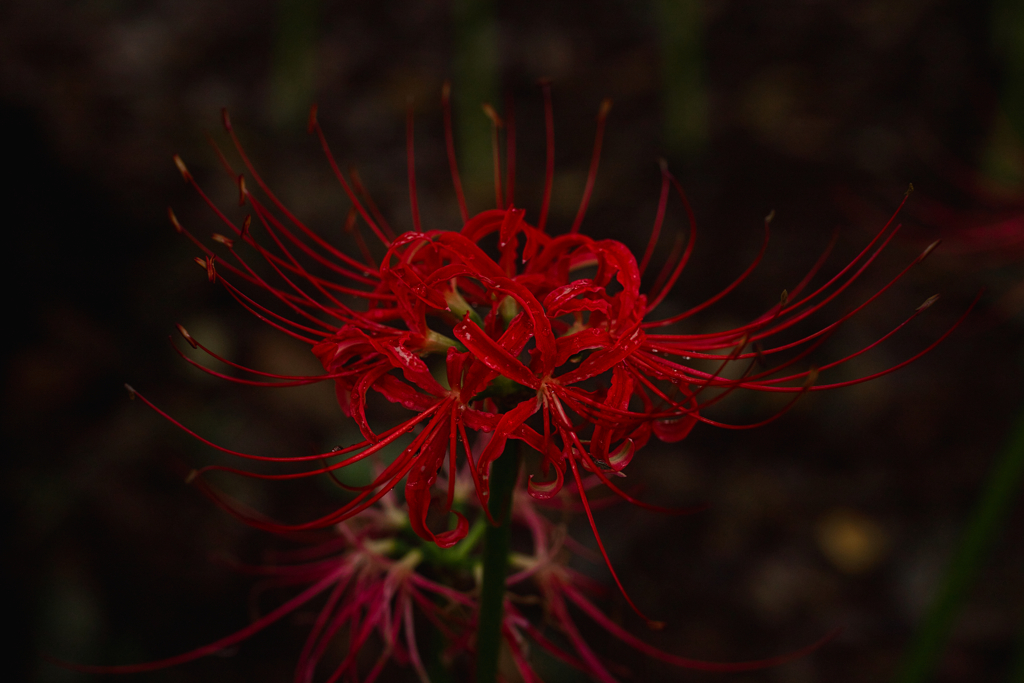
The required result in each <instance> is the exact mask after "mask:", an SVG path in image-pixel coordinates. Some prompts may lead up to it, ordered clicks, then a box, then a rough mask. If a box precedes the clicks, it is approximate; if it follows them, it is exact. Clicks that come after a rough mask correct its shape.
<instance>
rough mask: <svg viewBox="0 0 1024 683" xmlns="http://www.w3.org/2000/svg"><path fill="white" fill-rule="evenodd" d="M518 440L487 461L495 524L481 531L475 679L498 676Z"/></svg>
mask: <svg viewBox="0 0 1024 683" xmlns="http://www.w3.org/2000/svg"><path fill="white" fill-rule="evenodd" d="M519 449H520V444H519V442H518V441H511V440H510V441H509V442H508V444H507V445H506V446H505V452H504V453H502V454H501V457H499V458H498V459H497V460H495V461H494V464H493V465H491V475H490V479H491V500H490V508H491V516H492V517H494V519H495V521H497V522H498V523H499V524H498V526H491V525H488V526H487V531H486V532H485V535H484V580H483V587H482V589H481V591H480V621H479V623H478V624H477V636H476V683H493V682H494V681H495V680H497V676H498V653H499V652H500V651H501V621H502V613H503V612H504V607H505V579H506V578H507V577H508V549H509V537H510V536H511V534H510V524H509V522H510V521H511V517H512V514H511V512H512V494H513V491H514V489H515V486H516V479H517V478H518V476H519V460H520V456H519Z"/></svg>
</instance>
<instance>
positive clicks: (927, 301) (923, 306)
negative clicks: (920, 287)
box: [917, 294, 939, 312]
mask: <svg viewBox="0 0 1024 683" xmlns="http://www.w3.org/2000/svg"><path fill="white" fill-rule="evenodd" d="M938 300H939V295H938V294H933V295H932V296H930V297H928V298H927V299H925V301H924V303H923V304H921V305H920V306H918V307H917V310H918V312H920V311H923V310H925V309H928V308H931V306H932V304H934V303H935V302H936V301H938Z"/></svg>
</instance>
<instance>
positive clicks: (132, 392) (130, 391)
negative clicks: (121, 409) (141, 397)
mask: <svg viewBox="0 0 1024 683" xmlns="http://www.w3.org/2000/svg"><path fill="white" fill-rule="evenodd" d="M124 388H125V389H126V390H127V391H128V399H129V400H131V401H134V400H135V394H136V391H135V387H133V386H132V385H131V384H128V383H127V382H125V385H124Z"/></svg>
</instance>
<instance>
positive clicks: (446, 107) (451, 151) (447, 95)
mask: <svg viewBox="0 0 1024 683" xmlns="http://www.w3.org/2000/svg"><path fill="white" fill-rule="evenodd" d="M451 98H452V84H451V82H449V81H445V82H444V85H443V86H441V111H442V112H443V115H444V147H445V151H446V152H447V153H448V168H449V170H450V171H451V174H452V186H453V187H454V188H455V198H456V199H458V201H459V212H460V213H461V214H462V222H463V223H465V222H467V221H468V220H469V210H468V209H467V208H466V195H465V194H464V193H463V191H462V178H461V177H460V176H459V163H458V160H457V159H456V156H455V139H454V138H455V136H454V135H453V131H452V99H451Z"/></svg>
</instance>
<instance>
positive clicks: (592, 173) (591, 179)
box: [569, 99, 612, 234]
mask: <svg viewBox="0 0 1024 683" xmlns="http://www.w3.org/2000/svg"><path fill="white" fill-rule="evenodd" d="M611 108H612V101H611V100H609V99H606V100H604V101H603V102H601V108H600V109H599V110H598V112H597V133H596V134H595V135H594V152H593V155H592V156H591V157H590V170H589V171H588V172H587V184H586V186H585V187H584V188H583V198H582V199H581V200H580V208H579V210H578V211H577V212H576V218H575V220H573V222H572V227H571V228H570V229H569V234H575V233H577V232H579V231H580V226H581V225H583V216H584V215H586V213H587V205H588V204H589V203H590V195H591V194H592V193H593V191H594V183H595V182H597V165H598V162H599V161H600V160H601V142H602V140H603V139H604V124H605V121H606V120H607V119H608V112H609V110H611Z"/></svg>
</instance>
